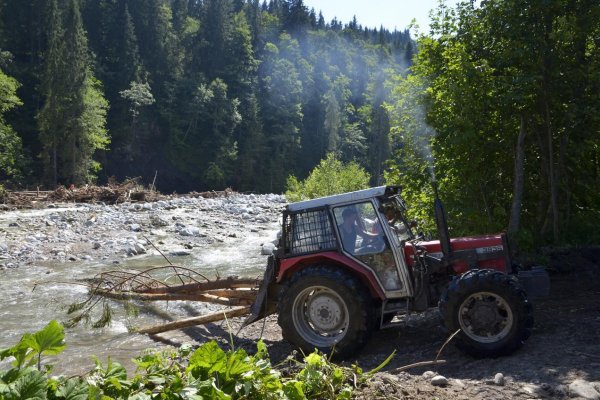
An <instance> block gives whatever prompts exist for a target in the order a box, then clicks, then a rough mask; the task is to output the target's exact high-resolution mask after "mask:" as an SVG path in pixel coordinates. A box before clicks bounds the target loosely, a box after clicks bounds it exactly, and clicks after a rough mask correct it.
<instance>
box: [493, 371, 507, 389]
mask: <svg viewBox="0 0 600 400" xmlns="http://www.w3.org/2000/svg"><path fill="white" fill-rule="evenodd" d="M505 382H506V380H505V379H504V375H503V374H502V373H500V372H498V373H497V374H496V375H494V385H496V386H504V383H505Z"/></svg>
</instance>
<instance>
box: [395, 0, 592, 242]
mask: <svg viewBox="0 0 600 400" xmlns="http://www.w3.org/2000/svg"><path fill="white" fill-rule="evenodd" d="M592 9H593V10H594V11H591V10H592ZM599 12H600V9H599V8H598V7H597V5H594V6H592V2H591V1H583V2H581V3H577V5H573V4H571V3H570V2H568V1H566V0H551V1H549V2H548V3H544V4H541V3H535V2H530V3H528V5H527V6H526V7H523V4H522V3H521V2H518V1H514V0H509V1H489V2H482V3H481V4H480V5H477V6H476V5H475V4H474V3H473V2H462V3H460V4H459V5H458V6H457V7H456V8H455V9H451V8H448V7H446V6H443V7H440V8H439V9H438V10H436V13H435V19H434V23H433V25H432V33H431V34H430V35H422V36H421V37H419V39H418V49H419V52H418V54H416V56H415V58H414V65H413V66H412V67H411V70H410V74H409V75H408V76H397V77H396V79H395V81H394V87H393V91H392V100H391V101H390V102H389V107H388V109H389V110H390V115H392V143H393V156H392V159H391V161H390V163H389V169H388V171H387V174H386V179H387V181H388V182H390V183H400V184H401V185H402V186H403V187H404V191H405V195H406V197H407V200H408V202H409V203H410V204H411V206H412V207H411V210H415V209H416V210H417V215H416V216H417V217H418V219H421V220H425V221H428V222H429V224H430V226H431V221H432V219H431V215H430V214H429V213H428V212H423V211H420V210H431V206H430V201H431V198H432V192H431V189H430V184H429V180H430V179H429V177H428V175H429V174H428V171H427V170H428V169H429V170H431V171H433V170H435V176H436V178H437V182H438V185H439V188H440V193H441V196H442V197H443V198H444V200H445V202H446V209H447V210H448V213H449V223H450V228H451V233H452V234H453V235H466V234H478V233H482V232H490V231H501V230H505V229H506V228H507V226H508V225H509V220H511V218H512V217H515V215H520V217H521V220H520V221H521V223H520V227H519V228H520V229H519V231H518V232H517V233H516V235H515V238H514V239H517V240H519V242H520V244H521V245H522V246H524V247H532V246H536V245H539V244H542V243H546V242H554V243H557V242H571V243H586V242H587V240H588V238H591V237H593V236H594V234H593V233H592V232H593V231H594V226H596V225H597V224H598V222H600V219H599V217H600V209H599V208H598V204H600V197H598V195H597V191H595V190H593V189H591V188H592V187H596V186H598V185H599V184H600V173H599V171H600V168H599V164H598V160H599V159H600V157H599V156H600V153H599V152H598V151H599V150H600V149H599V148H598V146H597V145H593V144H591V143H598V140H599V138H600V136H599V135H600V129H599V127H600V120H599V119H598V117H597V116H598V115H600V113H599V110H600V97H599V96H598V90H597V88H598V85H599V84H600V80H599V77H600V75H598V74H597V72H596V67H597V65H598V60H599V59H600V57H598V54H599V53H598V49H597V47H596V46H593V45H591V46H590V44H591V43H592V42H593V39H592V38H594V37H596V36H597V32H598V29H600V25H599V23H598V18H597V17H598V15H599V14H598V13H599ZM593 15H594V16H595V17H594V16H593ZM586 49H588V50H586ZM521 122H522V124H521ZM521 127H523V129H524V135H525V136H524V137H525V140H524V145H523V147H522V149H521V150H522V154H523V155H524V159H525V162H524V168H523V169H522V170H517V171H515V159H516V156H517V138H518V136H519V133H520V131H521ZM515 176H522V177H523V185H522V187H520V188H519V187H515V182H516V181H517V180H516V179H515ZM517 182H518V181H517ZM520 190H522V193H523V195H522V201H520V202H517V203H516V206H517V207H516V208H514V209H513V206H512V203H513V199H515V198H517V199H518V198H519V197H518V194H519V192H520ZM584 215H585V217H583V216H584ZM582 217H583V218H582ZM590 234H591V236H590Z"/></svg>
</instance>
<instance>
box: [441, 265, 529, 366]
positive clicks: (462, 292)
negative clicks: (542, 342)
mask: <svg viewBox="0 0 600 400" xmlns="http://www.w3.org/2000/svg"><path fill="white" fill-rule="evenodd" d="M439 310H440V313H441V315H442V318H443V319H444V324H445V325H446V328H448V330H449V331H450V332H451V333H452V332H455V331H457V330H458V329H461V332H460V333H459V334H458V335H457V336H456V338H455V339H454V340H455V341H456V345H457V346H458V348H460V349H461V350H462V351H464V352H465V353H468V354H470V355H472V356H475V357H499V356H503V355H508V354H510V353H512V352H514V351H515V350H517V349H518V348H520V347H521V346H522V345H523V343H525V341H526V340H527V339H528V338H529V336H531V331H532V329H533V307H532V306H531V303H530V302H529V300H528V299H527V295H526V293H525V290H523V288H522V287H521V285H520V284H519V281H518V280H517V278H515V277H514V276H509V275H506V274H503V273H501V272H498V271H494V270H488V269H484V270H471V271H468V272H467V273H465V274H464V275H462V276H461V277H460V278H456V279H454V280H453V281H452V282H450V285H449V286H448V288H447V289H446V290H445V292H444V293H443V294H442V297H441V299H440V302H439Z"/></svg>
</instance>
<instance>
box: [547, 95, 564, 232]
mask: <svg viewBox="0 0 600 400" xmlns="http://www.w3.org/2000/svg"><path fill="white" fill-rule="evenodd" d="M544 107H545V114H546V133H547V137H548V183H549V185H550V206H551V208H552V236H553V239H554V242H555V243H557V242H558V236H559V233H560V232H559V229H558V188H557V184H556V172H555V171H554V146H553V145H552V142H553V140H552V124H551V123H550V107H549V106H548V97H546V98H545V99H544Z"/></svg>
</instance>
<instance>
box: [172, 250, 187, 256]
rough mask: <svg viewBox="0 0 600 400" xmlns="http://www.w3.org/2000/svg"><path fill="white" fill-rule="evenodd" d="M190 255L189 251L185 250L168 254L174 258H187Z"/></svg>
mask: <svg viewBox="0 0 600 400" xmlns="http://www.w3.org/2000/svg"><path fill="white" fill-rule="evenodd" d="M190 254H192V253H190V252H189V251H186V250H173V251H171V252H169V255H170V256H175V257H183V256H189V255H190Z"/></svg>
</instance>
